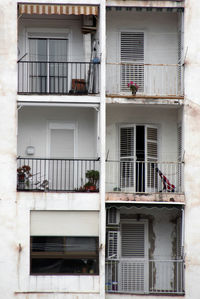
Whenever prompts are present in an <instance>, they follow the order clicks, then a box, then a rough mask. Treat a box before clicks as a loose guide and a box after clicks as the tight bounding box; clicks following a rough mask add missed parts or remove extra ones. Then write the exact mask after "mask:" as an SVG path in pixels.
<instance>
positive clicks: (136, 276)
mask: <svg viewBox="0 0 200 299" xmlns="http://www.w3.org/2000/svg"><path fill="white" fill-rule="evenodd" d="M120 290H121V291H122V292H127V293H140V292H144V291H145V263H144V262H141V261H120Z"/></svg>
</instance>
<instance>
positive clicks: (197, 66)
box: [184, 0, 200, 299]
mask: <svg viewBox="0 0 200 299" xmlns="http://www.w3.org/2000/svg"><path fill="white" fill-rule="evenodd" d="M199 16H200V1H197V0H185V36H184V40H185V41H184V49H185V51H184V52H185V106H184V133H185V134H184V135H185V136H184V143H185V146H184V148H185V198H186V211H185V212H186V213H185V245H186V246H185V253H186V269H185V274H186V275H185V278H186V281H185V286H186V298H187V299H189V298H191V299H198V298H199V294H200V284H199V277H200V132H199V128H200V90H199V85H200V83H199V82H200V81H199V80H200V38H199V26H200V18H199Z"/></svg>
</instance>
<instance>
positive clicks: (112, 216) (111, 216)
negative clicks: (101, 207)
mask: <svg viewBox="0 0 200 299" xmlns="http://www.w3.org/2000/svg"><path fill="white" fill-rule="evenodd" d="M107 211H108V212H107V223H108V224H109V225H117V224H119V213H118V210H117V209H116V208H114V207H113V208H110V209H108V210H107Z"/></svg>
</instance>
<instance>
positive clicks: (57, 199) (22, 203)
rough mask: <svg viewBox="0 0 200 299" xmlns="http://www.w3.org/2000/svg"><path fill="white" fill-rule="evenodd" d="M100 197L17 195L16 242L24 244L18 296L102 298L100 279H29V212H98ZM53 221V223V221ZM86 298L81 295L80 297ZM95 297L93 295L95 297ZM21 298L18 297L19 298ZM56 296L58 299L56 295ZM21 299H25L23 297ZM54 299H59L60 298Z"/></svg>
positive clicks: (87, 277) (60, 276)
mask: <svg viewBox="0 0 200 299" xmlns="http://www.w3.org/2000/svg"><path fill="white" fill-rule="evenodd" d="M99 209H100V205H99V194H98V193H96V194H91V193H90V194H89V193H77V194H76V193H74V194H60V195H59V196H57V194H56V193H23V192H20V193H18V194H17V210H16V214H17V216H16V223H17V231H16V233H17V234H16V242H17V244H19V243H20V244H21V248H22V250H21V251H20V252H18V279H17V287H16V290H15V291H16V292H19V294H20V293H22V292H43V293H45V292H58V293H59V292H64V293H65V296H67V293H71V296H73V295H72V294H73V293H77V294H76V296H77V298H84V294H87V295H88V293H90V296H91V298H99V297H98V292H99V276H78V275H76V276H73V275H69V276H67V275H54V276H53V275H46V276H45V275H30V274H29V273H30V256H29V255H30V249H29V248H30V211H33V210H34V211H37V210H38V211H44V210H46V211H47V210H48V211H55V210H56V211H66V210H68V211H69V210H70V211H99ZM52 221H53V219H52ZM81 293H82V294H83V295H80V294H81ZM92 294H93V295H92ZM18 296H19V295H18ZM54 296H56V295H54ZM19 298H24V295H23V296H22V295H21V297H20V296H19ZM55 298H60V297H59V294H57V296H56V297H55ZM61 298H62V297H61Z"/></svg>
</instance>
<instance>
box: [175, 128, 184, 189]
mask: <svg viewBox="0 0 200 299" xmlns="http://www.w3.org/2000/svg"><path fill="white" fill-rule="evenodd" d="M177 135H178V136H177V141H178V144H177V147H178V149H177V150H178V151H177V152H178V155H177V156H178V157H177V158H178V186H177V187H176V190H177V191H178V192H182V191H183V190H182V189H183V188H182V185H183V171H182V163H181V162H182V127H181V125H179V126H178V128H177Z"/></svg>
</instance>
